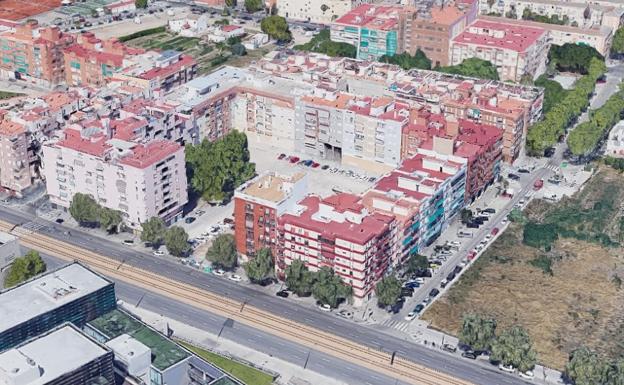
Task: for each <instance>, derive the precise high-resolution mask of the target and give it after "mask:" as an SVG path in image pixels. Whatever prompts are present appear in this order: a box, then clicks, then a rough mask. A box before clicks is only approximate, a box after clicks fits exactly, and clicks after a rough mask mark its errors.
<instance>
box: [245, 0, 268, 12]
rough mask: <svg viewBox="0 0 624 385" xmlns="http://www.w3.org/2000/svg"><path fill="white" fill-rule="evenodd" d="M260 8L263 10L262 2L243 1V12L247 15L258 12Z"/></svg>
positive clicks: (259, 0)
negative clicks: (247, 13)
mask: <svg viewBox="0 0 624 385" xmlns="http://www.w3.org/2000/svg"><path fill="white" fill-rule="evenodd" d="M262 8H264V2H263V1H262V0H245V10H246V11H247V12H249V13H254V12H258V11H259V10H261V9H262Z"/></svg>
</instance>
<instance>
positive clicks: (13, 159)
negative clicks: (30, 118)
mask: <svg viewBox="0 0 624 385" xmlns="http://www.w3.org/2000/svg"><path fill="white" fill-rule="evenodd" d="M28 147H29V142H28V138H27V134H26V129H25V127H24V125H22V124H20V123H16V122H13V121H10V120H8V119H3V117H2V116H1V115H0V189H2V190H4V191H6V192H8V193H10V194H13V195H17V196H20V195H21V194H22V192H23V191H24V190H25V189H27V188H28V187H30V186H31V185H32V177H33V175H32V174H31V170H30V167H29V165H30V162H29V155H28Z"/></svg>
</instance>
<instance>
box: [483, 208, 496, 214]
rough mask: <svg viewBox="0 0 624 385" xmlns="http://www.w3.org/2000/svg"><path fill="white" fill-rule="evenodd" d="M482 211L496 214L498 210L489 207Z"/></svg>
mask: <svg viewBox="0 0 624 385" xmlns="http://www.w3.org/2000/svg"><path fill="white" fill-rule="evenodd" d="M482 211H483V212H484V213H488V214H496V209H493V208H491V207H488V208H487V209H483V210H482Z"/></svg>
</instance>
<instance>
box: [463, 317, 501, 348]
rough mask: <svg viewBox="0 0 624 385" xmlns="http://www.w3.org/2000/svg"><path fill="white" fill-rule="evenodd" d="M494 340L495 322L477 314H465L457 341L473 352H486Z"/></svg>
mask: <svg viewBox="0 0 624 385" xmlns="http://www.w3.org/2000/svg"><path fill="white" fill-rule="evenodd" d="M495 338H496V320H495V319H493V318H484V317H482V316H480V315H478V314H465V315H464V318H463V320H462V328H461V330H460V332H459V340H460V341H461V342H462V343H464V344H466V345H468V346H470V347H472V348H473V349H475V350H487V349H490V347H491V346H492V342H493V341H494V339H495Z"/></svg>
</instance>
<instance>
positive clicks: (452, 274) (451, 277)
mask: <svg viewBox="0 0 624 385" xmlns="http://www.w3.org/2000/svg"><path fill="white" fill-rule="evenodd" d="M454 279H455V271H451V272H450V273H449V274H448V275H447V276H446V280H447V281H449V282H450V281H452V280H454Z"/></svg>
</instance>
